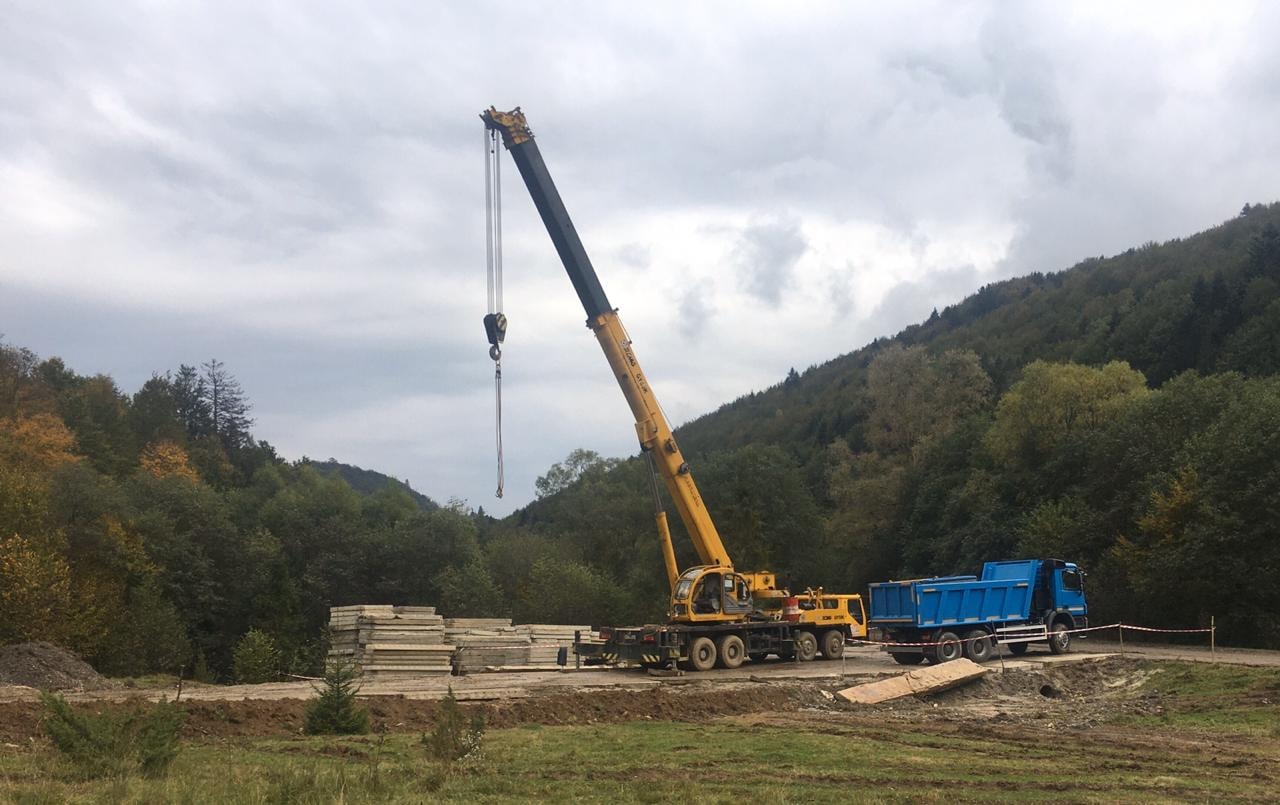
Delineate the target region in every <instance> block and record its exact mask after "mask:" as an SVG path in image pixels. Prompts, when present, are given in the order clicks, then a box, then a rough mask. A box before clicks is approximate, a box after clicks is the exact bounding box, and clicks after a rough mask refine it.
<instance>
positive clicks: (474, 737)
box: [422, 685, 484, 763]
mask: <svg viewBox="0 0 1280 805" xmlns="http://www.w3.org/2000/svg"><path fill="white" fill-rule="evenodd" d="M483 740H484V719H483V718H481V717H480V716H479V715H475V716H472V717H471V718H470V720H468V719H467V717H466V715H465V714H464V713H463V712H462V708H461V707H459V706H458V700H457V698H455V697H454V695H453V686H452V685H450V686H449V692H448V694H446V695H445V697H444V700H443V701H441V702H440V715H439V717H438V718H437V719H436V725H435V728H434V729H432V730H431V732H429V733H427V734H425V735H423V736H422V743H424V744H425V745H426V747H427V751H428V752H430V754H431V755H432V756H433V757H434V758H435V759H436V760H439V761H442V762H444V763H452V762H453V761H455V760H467V759H475V758H477V757H479V755H480V745H481V742H482V741H483Z"/></svg>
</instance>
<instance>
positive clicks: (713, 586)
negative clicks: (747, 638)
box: [671, 565, 752, 621]
mask: <svg viewBox="0 0 1280 805" xmlns="http://www.w3.org/2000/svg"><path fill="white" fill-rule="evenodd" d="M671 609H672V615H673V616H674V617H675V618H676V619H678V620H687V621H717V620H735V621H736V620H742V618H743V616H745V615H748V614H750V612H751V610H752V601H751V586H750V585H749V584H748V583H747V578H746V577H745V576H743V575H742V574H740V573H734V572H733V569H732V568H728V567H725V566H723V565H715V566H711V567H707V566H700V567H693V568H690V569H688V570H686V571H685V572H684V573H683V574H682V575H681V576H680V579H679V580H678V581H677V582H676V587H675V591H674V592H673V593H672V596H671Z"/></svg>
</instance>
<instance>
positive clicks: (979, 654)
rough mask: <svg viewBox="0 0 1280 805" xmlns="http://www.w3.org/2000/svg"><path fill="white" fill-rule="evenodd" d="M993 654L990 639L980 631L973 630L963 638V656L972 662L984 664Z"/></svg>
mask: <svg viewBox="0 0 1280 805" xmlns="http://www.w3.org/2000/svg"><path fill="white" fill-rule="evenodd" d="M994 654H995V652H994V651H993V650H992V648H991V638H990V637H988V636H987V633H986V632H984V631H982V630H981V629H974V630H973V631H972V632H969V634H967V635H965V636H964V655H965V656H966V657H968V658H969V659H971V660H973V661H974V662H986V661H987V660H989V659H991V658H992V656H993V655H994Z"/></svg>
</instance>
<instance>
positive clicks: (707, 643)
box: [689, 637, 716, 671]
mask: <svg viewBox="0 0 1280 805" xmlns="http://www.w3.org/2000/svg"><path fill="white" fill-rule="evenodd" d="M715 665H716V644H715V643H712V642H711V638H709V637H695V638H694V639H693V642H692V643H691V644H689V667H690V668H692V669H693V670H695V671H710V670H711V669H712V668H714V667H715Z"/></svg>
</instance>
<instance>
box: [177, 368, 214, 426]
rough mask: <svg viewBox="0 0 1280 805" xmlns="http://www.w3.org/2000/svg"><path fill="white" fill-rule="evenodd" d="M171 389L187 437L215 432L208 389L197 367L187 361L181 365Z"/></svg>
mask: <svg viewBox="0 0 1280 805" xmlns="http://www.w3.org/2000/svg"><path fill="white" fill-rule="evenodd" d="M170 389H171V394H172V395H173V402H174V407H175V409H176V412H177V415H178V421H179V422H180V423H181V424H182V427H183V428H184V429H185V430H186V432H187V437H188V438H191V439H196V438H199V437H201V436H208V435H209V434H211V433H213V421H212V418H211V416H210V413H209V400H208V390H207V388H206V386H205V382H204V378H203V377H201V376H200V374H199V373H198V372H197V371H196V368H195V367H194V366H187V365H186V364H185V363H184V364H181V365H179V366H178V373H177V374H176V375H174V377H173V383H172V385H171V386H170Z"/></svg>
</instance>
